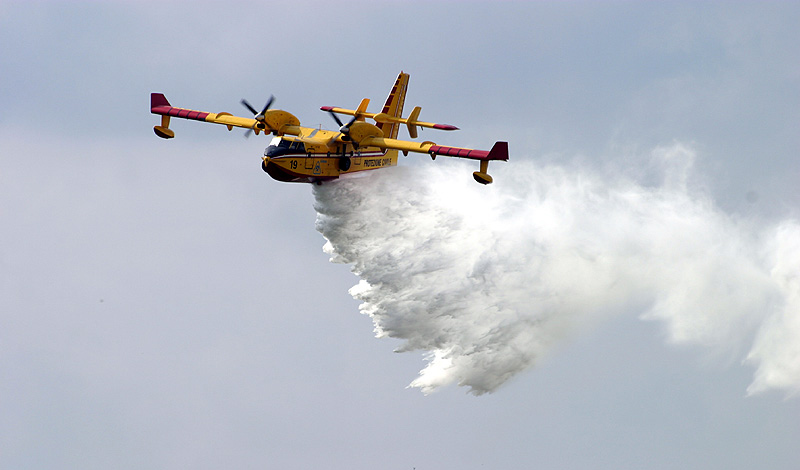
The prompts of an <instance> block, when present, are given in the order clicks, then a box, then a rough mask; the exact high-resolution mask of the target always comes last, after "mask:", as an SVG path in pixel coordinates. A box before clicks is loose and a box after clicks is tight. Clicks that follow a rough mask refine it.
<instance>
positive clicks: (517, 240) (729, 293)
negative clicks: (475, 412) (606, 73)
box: [314, 144, 800, 394]
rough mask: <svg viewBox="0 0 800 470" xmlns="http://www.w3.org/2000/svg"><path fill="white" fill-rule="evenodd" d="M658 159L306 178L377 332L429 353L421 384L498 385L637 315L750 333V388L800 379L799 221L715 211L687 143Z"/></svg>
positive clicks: (326, 232)
mask: <svg viewBox="0 0 800 470" xmlns="http://www.w3.org/2000/svg"><path fill="white" fill-rule="evenodd" d="M651 157H652V160H653V162H654V164H657V165H658V167H659V169H660V175H661V179H660V181H659V182H658V183H657V184H651V185H648V186H645V185H642V184H639V183H637V182H635V181H633V180H630V179H626V178H624V177H621V176H608V175H603V174H600V173H598V172H595V171H593V170H589V169H586V168H580V167H574V168H571V167H566V166H558V165H550V166H539V165H536V164H533V163H528V162H522V163H521V162H520V161H516V162H513V163H510V164H508V165H495V167H496V168H493V169H492V170H493V173H494V174H495V181H496V184H494V185H492V186H488V187H482V186H478V185H476V184H475V183H474V182H472V181H471V179H470V178H469V172H468V171H466V170H463V169H462V167H461V166H460V165H459V164H456V166H457V167H456V168H453V166H448V165H446V164H445V165H438V166H435V167H430V168H425V169H422V168H419V167H398V168H393V169H389V170H383V171H380V172H374V173H370V174H367V175H363V177H360V178H349V179H342V180H340V181H337V182H335V183H331V184H324V185H322V186H319V187H315V188H314V194H315V197H316V209H317V211H318V218H317V229H318V230H319V231H320V232H321V233H322V234H323V236H324V237H325V238H326V239H327V240H328V243H327V244H326V245H325V251H326V252H328V253H330V254H331V260H332V261H334V262H339V263H347V264H351V265H352V271H353V272H354V273H355V274H356V275H358V276H359V277H360V278H361V281H360V282H359V283H358V285H356V286H355V287H353V288H352V289H351V291H350V292H351V294H352V295H353V297H355V298H356V299H359V300H361V301H362V302H363V303H362V304H361V305H360V310H361V312H362V313H364V314H367V315H369V316H370V317H371V318H372V320H373V322H374V325H375V332H376V335H377V336H378V337H392V338H398V339H400V340H402V344H401V345H400V346H399V348H398V351H400V352H404V351H415V350H421V351H425V353H426V357H427V360H428V365H427V367H426V368H425V369H424V370H422V371H421V373H420V376H419V377H418V378H417V379H415V380H414V381H413V382H412V383H411V386H413V387H419V388H420V389H422V391H423V392H425V393H428V392H431V391H433V390H435V389H437V388H439V387H441V386H444V385H447V384H450V383H457V384H459V385H462V386H466V387H468V388H469V390H470V392H471V393H474V394H482V393H486V392H492V391H494V390H496V389H497V388H498V387H499V386H501V385H502V384H503V383H505V382H506V381H507V380H509V379H510V378H511V377H513V376H514V375H516V374H518V373H519V372H521V371H523V370H526V369H528V368H530V367H533V366H535V365H536V363H537V361H538V360H539V359H540V358H541V357H542V356H544V355H546V354H548V353H549V352H550V351H552V350H553V348H554V347H555V346H557V345H558V344H559V343H561V342H563V341H565V340H567V339H568V338H569V337H570V336H572V335H574V334H575V332H577V331H579V330H580V329H582V328H587V327H591V325H593V324H596V323H597V322H598V321H602V320H603V319H604V318H608V317H609V316H612V315H622V314H631V313H636V314H639V315H640V316H641V317H642V318H643V319H649V320H658V321H661V322H663V324H664V326H665V330H666V332H667V337H668V341H670V342H673V343H676V344H687V343H691V344H701V345H704V346H707V347H708V348H709V349H710V350H711V351H715V352H726V353H734V354H739V353H740V350H741V349H742V348H743V347H745V346H746V345H747V342H748V341H749V339H748V338H752V336H753V334H754V332H755V331H758V335H757V338H756V340H755V343H754V344H753V346H752V351H751V352H750V354H749V355H748V356H747V358H748V361H749V362H751V363H752V364H754V365H755V367H756V378H755V380H754V382H753V385H752V386H751V390H750V391H751V392H759V391H763V390H767V389H770V388H779V389H788V390H792V389H796V388H797V387H798V386H800V369H799V368H798V366H796V364H798V361H797V360H796V358H797V357H798V351H797V347H796V346H795V345H796V344H800V343H799V342H798V340H800V328H798V324H800V320H798V313H800V309H798V306H799V304H798V296H799V295H798V292H800V286H798V283H800V281H798V278H799V277H798V274H797V268H796V266H798V265H800V263H798V262H791V261H787V259H789V260H794V259H797V258H798V253H800V250H799V249H798V239H800V237H798V236H797V234H798V231H799V230H800V228H798V227H799V226H798V224H797V223H796V222H793V221H784V222H783V223H782V224H780V225H779V226H778V227H777V228H774V227H773V228H760V229H754V228H751V227H750V226H749V225H748V224H747V223H745V222H742V221H738V220H736V219H735V218H733V217H731V216H728V215H726V214H725V213H723V212H722V211H720V210H719V209H717V208H716V207H715V206H714V205H713V203H712V202H711V201H710V200H709V199H708V198H707V197H704V196H703V194H702V193H701V192H699V191H694V190H692V189H691V187H690V186H691V185H689V184H688V182H687V181H688V180H689V179H690V178H689V177H690V176H691V165H692V162H693V161H694V158H695V152H694V151H693V150H692V149H691V148H690V147H687V146H684V145H681V144H675V145H673V146H670V147H662V148H658V149H655V150H654V151H653V152H652V154H651ZM617 174H620V173H617ZM787 256H790V258H787ZM792 256H793V258H791V257H792Z"/></svg>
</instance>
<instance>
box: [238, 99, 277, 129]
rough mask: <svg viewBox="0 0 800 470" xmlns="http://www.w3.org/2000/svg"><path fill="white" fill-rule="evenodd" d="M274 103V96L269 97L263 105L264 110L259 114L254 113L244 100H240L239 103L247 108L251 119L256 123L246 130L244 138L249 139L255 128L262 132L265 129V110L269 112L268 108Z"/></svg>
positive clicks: (252, 108) (253, 109) (254, 110)
mask: <svg viewBox="0 0 800 470" xmlns="http://www.w3.org/2000/svg"><path fill="white" fill-rule="evenodd" d="M274 101H275V96H270V97H269V101H267V104H265V105H264V109H262V110H261V112H260V113H259V112H258V111H256V109H255V108H254V107H252V106H251V105H250V103H248V102H247V100H246V99H244V98H242V101H241V103H242V105H244V107H245V108H247V110H248V111H250V112H251V113H253V118H254V119H255V120H256V121H257V122H256V123H255V124H253V127H251V128H250V129H247V131H246V132H245V133H244V136H245V138H247V137H250V133H251V132H253V131H254V130H255V129H256V128H258V129H259V130H262V131H263V130H265V129H266V128H267V123H266V121H265V119H264V118H265V114H266V112H267V110H269V108H270V107H271V106H272V103H273V102H274Z"/></svg>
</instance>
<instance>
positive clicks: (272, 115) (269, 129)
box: [150, 72, 508, 184]
mask: <svg viewBox="0 0 800 470" xmlns="http://www.w3.org/2000/svg"><path fill="white" fill-rule="evenodd" d="M408 79H409V74H407V73H404V72H400V74H399V75H398V76H397V80H396V81H395V84H394V86H393V87H392V90H391V92H390V93H389V96H388V98H386V102H385V103H384V105H383V109H382V110H381V112H379V113H370V112H367V107H368V106H369V99H367V98H364V99H363V100H361V103H360V104H359V105H358V107H357V108H356V109H345V108H339V107H335V106H322V107H321V108H320V110H322V111H326V112H328V113H329V114H330V115H331V117H333V120H334V121H335V122H336V124H338V126H339V128H338V130H333V131H331V130H323V129H321V128H312V127H301V126H300V121H299V120H298V119H297V117H295V116H294V115H292V114H291V113H289V112H287V111H283V110H280V109H271V107H272V104H273V102H274V100H275V97H274V96H272V97H270V99H269V100H268V101H267V104H266V105H265V106H264V108H262V109H261V111H256V109H255V108H253V107H252V106H251V105H250V103H248V102H247V100H244V99H243V100H241V103H242V105H244V107H245V108H247V109H248V110H249V111H250V112H251V113H253V117H252V118H245V117H238V116H233V115H232V114H231V113H226V112H220V113H209V112H204V111H195V110H191V109H186V108H176V107H174V106H172V105H171V104H170V103H169V101H167V98H166V97H165V96H164V95H163V94H161V93H151V95H150V112H151V113H152V114H156V115H160V116H161V125H158V126H155V127H153V130H154V131H155V133H156V135H157V136H159V137H161V138H163V139H171V138H173V137H175V132H174V131H173V130H172V129H170V127H169V125H170V118H171V117H176V118H183V119H189V120H194V121H203V122H210V123H214V124H222V125H224V126H227V128H228V130H229V131H231V130H233V128H234V127H240V128H245V129H247V131H246V132H245V137H248V136H249V135H250V134H251V133H255V134H256V135H258V134H259V133H261V132H264V135H268V134H272V135H273V138H272V141H271V142H270V144H269V146H268V147H267V148H266V150H265V151H264V156H263V158H262V163H261V168H262V170H264V171H265V172H266V173H267V174H269V175H270V176H271V177H272V178H273V179H275V180H278V181H284V182H302V183H316V184H322V183H323V182H324V181H330V180H334V179H337V178H339V177H340V176H341V175H345V174H349V173H355V172H360V171H366V170H376V169H380V168H386V167H391V166H395V165H397V160H398V151H400V152H403V154H404V155H408V153H409V152H416V153H427V154H428V155H430V156H431V158H433V159H436V157H437V156H439V155H442V156H448V157H458V158H466V159H470V160H478V161H479V162H480V168H479V171H476V172H474V173H473V174H472V175H473V178H475V181H477V182H478V183H481V184H490V183H491V182H492V177H491V176H490V175H489V174H488V173H487V171H488V168H489V162H490V161H492V160H502V161H507V160H508V143H507V142H496V143H495V144H494V146H493V147H492V149H491V150H488V151H486V150H475V149H467V148H459V147H446V146H442V145H436V144H435V143H434V142H431V141H424V142H413V141H407V140H399V139H397V135H398V132H399V130H400V127H401V126H402V125H403V124H405V126H406V128H407V129H408V134H409V136H410V137H411V138H412V139H416V138H417V136H418V133H417V129H418V128H420V129H421V128H431V129H439V130H444V131H453V130H458V128H457V127H455V126H451V125H449V124H437V123H432V122H424V121H420V120H419V114H420V111H421V110H422V108H420V107H419V106H417V107H415V108H414V109H413V110H412V111H411V114H409V116H408V117H405V118H404V117H402V114H403V105H404V103H405V98H406V90H407V89H408ZM340 114H341V115H346V116H352V118H351V119H350V120H349V121H348V122H347V123H343V122H342V121H341V119H339V117H338V115H340ZM367 119H371V120H373V121H374V122H375V124H372V123H369V122H367V121H366V120H367Z"/></svg>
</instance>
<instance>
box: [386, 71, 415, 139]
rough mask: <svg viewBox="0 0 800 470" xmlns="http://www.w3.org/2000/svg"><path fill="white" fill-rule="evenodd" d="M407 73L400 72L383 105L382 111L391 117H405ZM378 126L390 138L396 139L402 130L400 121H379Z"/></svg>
mask: <svg viewBox="0 0 800 470" xmlns="http://www.w3.org/2000/svg"><path fill="white" fill-rule="evenodd" d="M408 77H409V75H408V74H407V73H403V72H400V75H398V76H397V80H396V81H395V82H394V86H393V87H392V91H391V92H389V96H388V97H387V98H386V103H385V104H384V105H383V110H382V111H381V113H383V114H387V115H389V116H391V117H396V118H402V117H403V105H404V104H405V102H406V90H407V89H408ZM378 128H380V130H381V131H383V136H384V137H387V138H389V139H396V138H397V133H398V131H399V130H400V123H397V122H381V123H378Z"/></svg>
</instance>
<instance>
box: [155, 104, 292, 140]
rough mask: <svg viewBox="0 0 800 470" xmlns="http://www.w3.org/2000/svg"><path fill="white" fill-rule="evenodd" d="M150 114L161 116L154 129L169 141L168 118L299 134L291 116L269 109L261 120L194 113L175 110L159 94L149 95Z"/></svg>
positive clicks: (228, 115) (170, 134) (229, 128)
mask: <svg viewBox="0 0 800 470" xmlns="http://www.w3.org/2000/svg"><path fill="white" fill-rule="evenodd" d="M150 112H151V113H153V114H159V115H161V116H162V119H161V126H156V127H155V128H154V130H155V132H156V135H158V136H159V137H163V138H165V139H169V138H172V137H174V136H175V134H174V132H173V131H172V130H171V129H169V118H170V117H177V118H183V119H191V120H193V121H203V122H210V123H212V124H222V125H224V126H227V127H228V130H232V129H233V128H234V127H241V128H245V129H252V130H253V131H254V132H255V133H256V134H258V133H259V132H260V131H262V130H264V131H272V132H276V133H279V134H291V135H296V134H298V133H299V131H300V130H299V126H300V121H299V120H298V119H297V118H296V117H294V116H293V115H292V114H290V113H288V112H286V111H282V110H278V109H271V110H268V111H266V112H265V115H264V116H259V117H260V118H262V119H261V120H259V119H254V118H245V117H239V116H234V115H232V114H231V113H225V112H222V113H209V112H205V111H195V110H193V109H186V108H177V107H174V106H172V105H171V104H170V103H169V101H167V98H166V97H165V96H164V95H163V94H161V93H151V94H150Z"/></svg>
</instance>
